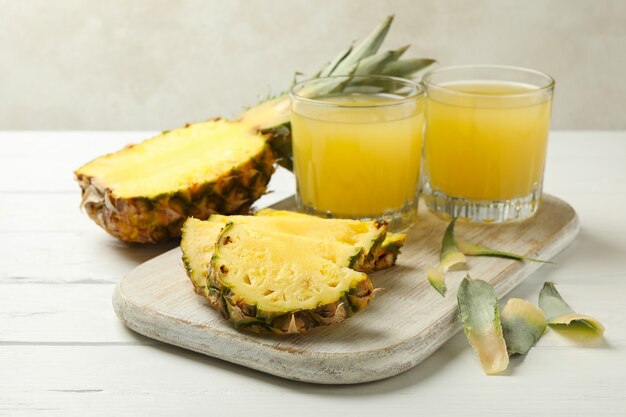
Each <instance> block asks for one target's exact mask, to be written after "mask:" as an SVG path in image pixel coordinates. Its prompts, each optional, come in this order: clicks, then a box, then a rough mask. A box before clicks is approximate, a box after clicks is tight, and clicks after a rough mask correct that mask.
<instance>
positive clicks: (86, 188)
mask: <svg viewBox="0 0 626 417" xmlns="http://www.w3.org/2000/svg"><path fill="white" fill-rule="evenodd" d="M268 140H269V138H268V135H264V134H260V133H258V132H256V131H254V130H251V129H250V128H248V127H246V126H244V125H242V124H239V123H233V122H229V121H226V120H221V119H214V120H210V121H208V122H203V123H196V124H191V125H187V126H186V127H184V128H181V129H176V130H172V131H170V132H166V133H163V134H162V135H159V136H156V137H154V138H152V139H149V140H146V141H144V142H142V143H141V144H139V145H134V146H129V147H127V148H125V149H123V150H121V151H118V152H115V153H113V154H110V155H106V156H103V157H100V158H98V159H95V160H94V161H91V162H89V163H88V164H86V165H83V166H82V167H80V168H79V169H78V170H76V172H75V175H76V178H77V179H78V181H79V183H80V185H81V188H82V194H83V200H82V204H81V206H82V207H83V208H84V209H85V211H86V212H87V214H88V215H89V216H90V217H91V218H92V219H93V220H94V221H95V222H96V223H98V224H99V225H100V226H101V227H102V228H104V229H105V230H106V231H108V232H109V233H110V234H112V235H113V236H116V237H118V238H120V239H121V240H123V241H126V242H139V243H157V242H161V241H164V240H167V239H169V238H172V237H177V236H180V233H181V231H180V228H181V225H182V224H183V222H184V221H185V219H186V218H187V217H190V216H193V217H196V218H200V219H206V218H207V217H209V215H211V214H213V213H225V214H235V213H245V212H247V211H248V210H249V208H250V205H251V204H252V203H253V202H254V201H255V200H256V199H258V198H259V197H260V196H261V195H262V194H263V193H264V192H265V188H266V186H267V183H268V182H269V179H270V176H271V175H272V173H273V172H274V162H275V156H274V153H273V151H272V150H271V148H270V146H269V144H268Z"/></svg>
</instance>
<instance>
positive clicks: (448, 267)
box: [439, 219, 467, 272]
mask: <svg viewBox="0 0 626 417" xmlns="http://www.w3.org/2000/svg"><path fill="white" fill-rule="evenodd" d="M455 223H456V219H454V220H452V221H451V222H450V224H449V225H448V227H447V228H446V231H445V233H444V234H443V241H442V242H441V254H440V255H439V263H440V264H441V268H442V269H443V272H448V271H454V270H456V269H461V268H463V267H465V266H466V261H467V259H465V255H464V254H463V253H462V252H460V251H459V249H458V248H457V244H456V240H455V239H454V225H455Z"/></svg>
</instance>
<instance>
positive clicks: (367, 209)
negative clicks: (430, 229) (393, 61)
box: [291, 75, 424, 230]
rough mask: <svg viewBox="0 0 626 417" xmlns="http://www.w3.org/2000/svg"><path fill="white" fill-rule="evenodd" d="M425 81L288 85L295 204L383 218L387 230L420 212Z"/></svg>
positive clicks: (333, 80)
mask: <svg viewBox="0 0 626 417" xmlns="http://www.w3.org/2000/svg"><path fill="white" fill-rule="evenodd" d="M423 123H424V93H423V88H422V87H421V86H420V85H419V84H417V83H415V82H412V81H409V80H405V79H401V78H395V77H388V76H372V75H366V76H340V77H327V78H320V79H313V80H309V81H304V82H302V83H299V84H297V85H295V86H294V87H293V88H292V90H291V129H292V136H293V137H292V143H293V157H294V173H295V175H296V184H297V192H296V202H297V206H298V209H299V210H300V211H303V212H306V213H310V214H315V215H319V216H323V217H339V218H353V219H382V220H385V221H387V222H388V223H389V228H390V230H402V229H405V228H407V227H408V226H410V225H411V224H412V223H413V222H414V220H415V218H416V216H417V203H418V194H419V188H420V187H419V186H420V183H419V172H420V162H421V149H422V135H423Z"/></svg>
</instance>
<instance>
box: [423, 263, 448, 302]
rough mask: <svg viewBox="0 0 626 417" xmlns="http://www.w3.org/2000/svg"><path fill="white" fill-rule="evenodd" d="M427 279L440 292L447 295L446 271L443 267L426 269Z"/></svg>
mask: <svg viewBox="0 0 626 417" xmlns="http://www.w3.org/2000/svg"><path fill="white" fill-rule="evenodd" d="M426 279H427V280H428V282H430V285H432V287H433V288H434V289H435V290H437V292H438V293H439V294H441V295H442V296H443V297H445V296H446V281H445V279H444V272H443V271H442V270H441V268H435V267H430V268H428V269H427V270H426Z"/></svg>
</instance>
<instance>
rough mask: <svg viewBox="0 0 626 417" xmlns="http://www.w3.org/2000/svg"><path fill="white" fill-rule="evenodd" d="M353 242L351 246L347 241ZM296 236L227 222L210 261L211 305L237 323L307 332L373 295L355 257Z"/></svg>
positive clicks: (250, 327)
mask: <svg viewBox="0 0 626 417" xmlns="http://www.w3.org/2000/svg"><path fill="white" fill-rule="evenodd" d="M346 246H349V245H346ZM319 249H320V246H319V243H318V242H316V241H315V240H313V239H306V238H301V237H299V236H296V235H291V234H286V233H280V232H270V231H268V230H261V229H253V228H250V227H248V225H244V224H238V223H227V224H226V225H225V226H224V228H223V230H222V231H221V233H220V235H219V238H218V240H217V243H216V244H215V249H214V253H213V256H212V258H211V262H210V266H209V270H210V271H209V279H208V284H209V288H208V298H209V301H210V303H211V305H212V306H213V307H214V308H215V309H217V310H218V311H220V313H221V314H222V315H223V316H224V317H225V318H226V319H228V320H230V321H231V322H232V323H233V324H234V325H235V327H236V328H238V329H242V330H249V331H254V332H268V331H269V332H273V333H276V334H294V333H304V332H306V331H308V330H310V329H312V328H314V327H318V326H322V325H328V324H331V323H336V322H340V321H343V320H345V319H346V318H347V317H349V316H351V315H353V314H354V313H356V312H357V311H359V310H361V309H363V308H364V307H365V306H367V304H368V303H369V302H370V301H371V299H372V298H373V296H374V287H373V286H372V283H371V281H370V280H369V278H368V276H367V275H365V274H364V273H362V272H357V271H354V270H352V269H350V268H349V267H348V264H350V262H352V260H351V256H346V254H343V255H342V254H339V253H336V252H335V253H333V251H328V252H327V251H319Z"/></svg>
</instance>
